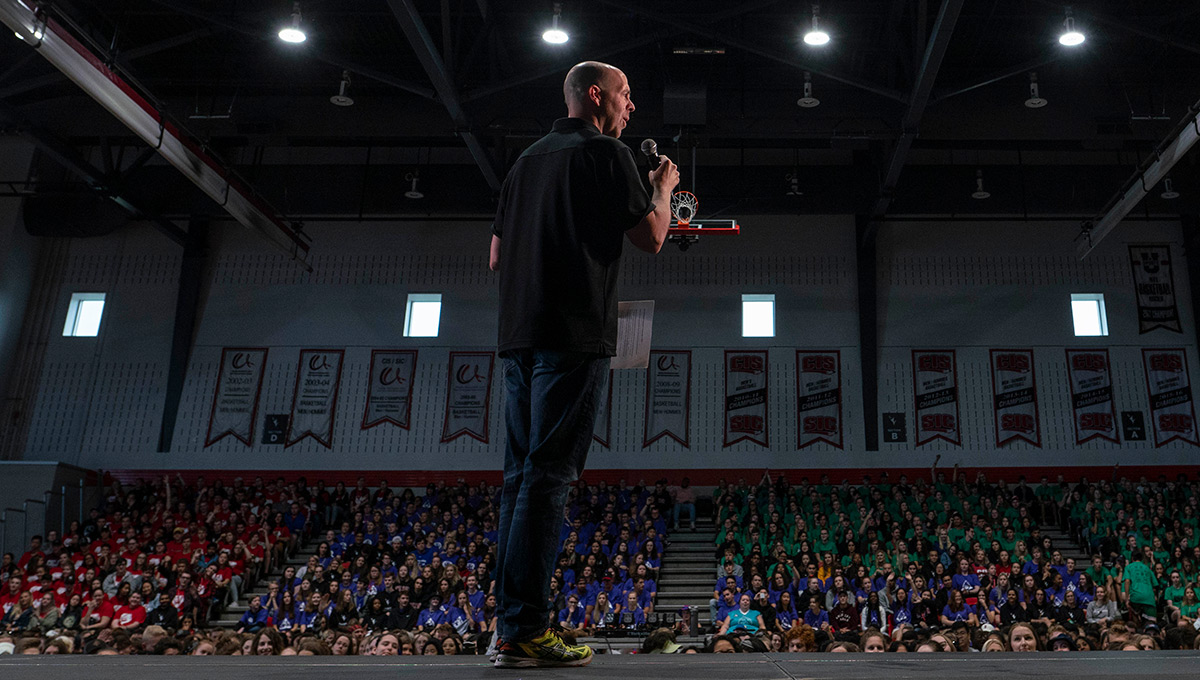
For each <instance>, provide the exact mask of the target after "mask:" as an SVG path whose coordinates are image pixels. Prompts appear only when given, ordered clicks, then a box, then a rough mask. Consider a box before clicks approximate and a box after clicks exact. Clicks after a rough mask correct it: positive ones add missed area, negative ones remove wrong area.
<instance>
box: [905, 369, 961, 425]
mask: <svg viewBox="0 0 1200 680" xmlns="http://www.w3.org/2000/svg"><path fill="white" fill-rule="evenodd" d="M912 361H913V399H914V401H915V403H916V408H917V423H916V426H917V444H916V445H917V446H921V445H922V444H927V443H929V442H931V441H933V440H935V439H944V440H945V441H948V442H950V443H951V444H955V445H959V446H961V445H962V433H961V432H960V430H959V419H958V366H957V365H956V362H955V358H954V350H952V349H948V350H917V349H914V350H913V353H912Z"/></svg>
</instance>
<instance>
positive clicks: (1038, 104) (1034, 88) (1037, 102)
mask: <svg viewBox="0 0 1200 680" xmlns="http://www.w3.org/2000/svg"><path fill="white" fill-rule="evenodd" d="M1049 103H1050V102H1048V101H1046V100H1045V99H1042V95H1041V92H1040V91H1039V90H1038V81H1037V74H1036V73H1030V74H1029V99H1026V100H1025V106H1027V107H1029V108H1031V109H1040V108H1042V107H1043V106H1045V105H1046V104H1049Z"/></svg>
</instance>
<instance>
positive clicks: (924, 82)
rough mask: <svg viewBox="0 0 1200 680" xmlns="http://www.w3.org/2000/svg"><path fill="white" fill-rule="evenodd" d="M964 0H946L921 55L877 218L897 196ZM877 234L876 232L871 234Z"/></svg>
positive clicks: (885, 181) (874, 214)
mask: <svg viewBox="0 0 1200 680" xmlns="http://www.w3.org/2000/svg"><path fill="white" fill-rule="evenodd" d="M963 2H964V0H946V1H945V2H943V3H942V7H941V9H940V10H938V15H937V19H936V20H935V21H934V24H933V33H932V34H931V35H930V36H929V42H928V43H927V45H926V46H925V56H924V57H923V58H922V59H921V67H920V69H919V70H918V71H917V78H916V81H915V82H914V83H913V88H912V94H911V95H909V97H908V110H907V111H905V113H904V119H903V121H902V122H901V124H900V138H899V139H897V140H896V145H895V147H893V149H892V155H891V158H890V159H889V160H888V163H887V170H886V172H885V173H884V176H883V182H882V184H881V186H880V189H879V198H878V199H877V200H876V201H875V208H874V210H872V211H871V216H872V217H873V218H874V219H875V220H879V219H880V218H882V217H883V216H884V215H885V214H886V213H887V210H888V207H889V206H891V204H892V200H893V199H894V198H895V194H896V185H897V183H899V181H900V172H901V171H902V170H903V169H904V164H905V163H906V162H907V161H908V152H909V151H910V150H911V149H912V145H913V142H914V141H915V140H916V139H917V135H919V134H920V129H919V128H920V125H921V118H922V117H923V116H924V115H925V107H926V106H928V104H929V95H930V93H931V92H933V83H934V81H936V80H937V75H938V71H939V70H940V69H941V68H942V60H943V58H945V56H946V48H947V47H948V46H949V45H950V37H951V36H952V35H953V34H954V26H955V24H956V23H958V16H959V14H960V13H961V12H962V7H963ZM869 235H873V234H869Z"/></svg>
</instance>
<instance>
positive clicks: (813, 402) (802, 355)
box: [796, 350, 842, 449]
mask: <svg viewBox="0 0 1200 680" xmlns="http://www.w3.org/2000/svg"><path fill="white" fill-rule="evenodd" d="M796 422H798V423H799V424H800V427H799V428H798V430H799V442H798V443H797V448H801V449H803V448H804V447H806V446H810V445H812V444H816V443H817V442H825V443H826V444H830V445H832V446H835V447H837V448H839V449H840V448H842V353H841V352H840V351H838V350H834V351H831V352H813V351H808V350H796Z"/></svg>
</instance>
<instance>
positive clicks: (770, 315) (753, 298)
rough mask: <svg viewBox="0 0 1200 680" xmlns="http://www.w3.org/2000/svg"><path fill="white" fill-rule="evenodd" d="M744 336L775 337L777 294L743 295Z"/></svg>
mask: <svg viewBox="0 0 1200 680" xmlns="http://www.w3.org/2000/svg"><path fill="white" fill-rule="evenodd" d="M742 337H743V338H773V337H775V294H774V293H746V294H743V295H742Z"/></svg>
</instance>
